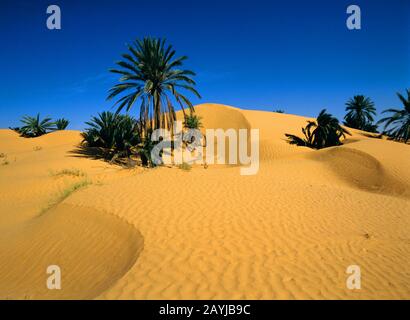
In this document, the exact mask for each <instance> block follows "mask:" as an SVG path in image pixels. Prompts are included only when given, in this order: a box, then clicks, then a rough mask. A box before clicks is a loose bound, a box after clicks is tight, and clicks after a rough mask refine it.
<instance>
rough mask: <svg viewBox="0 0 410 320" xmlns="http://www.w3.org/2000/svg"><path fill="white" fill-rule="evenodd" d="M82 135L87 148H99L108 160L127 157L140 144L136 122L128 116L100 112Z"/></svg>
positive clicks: (88, 123)
mask: <svg viewBox="0 0 410 320" xmlns="http://www.w3.org/2000/svg"><path fill="white" fill-rule="evenodd" d="M86 124H87V125H88V126H89V128H87V129H85V131H84V132H83V133H82V136H83V139H84V140H83V141H84V142H85V143H86V145H87V146H88V147H91V148H100V149H102V150H103V151H104V154H105V156H106V157H107V159H109V160H115V159H116V158H121V157H129V156H130V155H131V154H132V152H133V150H134V149H135V148H136V147H137V145H138V144H139V143H140V141H141V140H140V136H139V134H138V122H137V121H136V120H135V119H134V118H132V117H130V116H128V115H120V114H115V113H112V112H102V113H100V114H99V115H98V116H97V117H93V118H92V119H91V121H89V122H86Z"/></svg>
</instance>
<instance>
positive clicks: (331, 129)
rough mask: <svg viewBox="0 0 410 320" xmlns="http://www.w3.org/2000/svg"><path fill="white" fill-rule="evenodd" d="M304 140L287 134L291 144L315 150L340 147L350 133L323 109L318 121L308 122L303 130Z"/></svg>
mask: <svg viewBox="0 0 410 320" xmlns="http://www.w3.org/2000/svg"><path fill="white" fill-rule="evenodd" d="M302 133H303V135H304V138H300V137H298V136H295V135H292V134H285V135H286V137H287V138H288V140H289V143H290V144H295V145H298V146H305V147H309V148H313V149H322V148H327V147H333V146H339V145H341V144H342V142H341V141H340V139H341V138H342V137H345V135H346V134H349V135H350V133H349V132H348V131H347V130H345V129H344V128H342V127H341V126H340V124H339V120H337V119H336V118H335V117H333V116H332V115H331V114H329V113H326V109H323V110H322V111H321V112H320V113H319V116H318V117H317V119H316V121H308V124H307V126H306V127H305V128H302Z"/></svg>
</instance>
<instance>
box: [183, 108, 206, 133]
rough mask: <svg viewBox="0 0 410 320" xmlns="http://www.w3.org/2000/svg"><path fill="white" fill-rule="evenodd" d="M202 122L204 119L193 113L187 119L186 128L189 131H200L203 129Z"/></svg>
mask: <svg viewBox="0 0 410 320" xmlns="http://www.w3.org/2000/svg"><path fill="white" fill-rule="evenodd" d="M201 120H202V118H201V117H200V116H197V115H196V114H193V113H192V112H191V114H190V115H188V116H186V117H185V121H184V127H185V128H188V129H199V128H201V127H202V122H201Z"/></svg>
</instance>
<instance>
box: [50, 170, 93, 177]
mask: <svg viewBox="0 0 410 320" xmlns="http://www.w3.org/2000/svg"><path fill="white" fill-rule="evenodd" d="M50 174H51V175H52V176H54V177H61V176H72V177H85V176H86V174H85V173H84V172H83V171H81V170H80V169H62V170H59V171H55V172H54V171H53V172H51V173H50Z"/></svg>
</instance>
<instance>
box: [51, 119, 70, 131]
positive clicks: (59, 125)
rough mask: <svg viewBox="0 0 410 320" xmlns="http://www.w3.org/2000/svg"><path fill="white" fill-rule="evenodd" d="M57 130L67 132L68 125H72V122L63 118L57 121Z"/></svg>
mask: <svg viewBox="0 0 410 320" xmlns="http://www.w3.org/2000/svg"><path fill="white" fill-rule="evenodd" d="M54 124H55V126H56V129H57V130H65V129H67V127H68V125H69V124H70V121H68V120H67V119H64V118H61V119H57V120H56V121H55V122H54Z"/></svg>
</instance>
